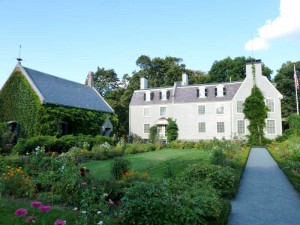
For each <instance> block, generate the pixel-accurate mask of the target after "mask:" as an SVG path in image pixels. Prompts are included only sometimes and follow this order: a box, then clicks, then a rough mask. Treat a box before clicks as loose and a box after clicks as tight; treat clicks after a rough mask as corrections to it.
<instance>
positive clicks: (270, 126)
mask: <svg viewBox="0 0 300 225" xmlns="http://www.w3.org/2000/svg"><path fill="white" fill-rule="evenodd" d="M266 130H267V134H275V120H267V124H266Z"/></svg>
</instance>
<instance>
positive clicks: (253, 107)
mask: <svg viewBox="0 0 300 225" xmlns="http://www.w3.org/2000/svg"><path fill="white" fill-rule="evenodd" d="M243 113H244V114H245V118H246V119H248V120H249V121H250V124H249V126H248V129H249V132H250V135H249V143H250V144H252V145H262V144H264V142H265V136H264V127H265V125H266V122H265V119H266V118H267V117H268V107H267V106H266V105H265V102H264V96H263V94H262V92H261V90H260V89H259V88H258V87H257V86H256V85H254V86H253V88H252V90H251V95H250V96H249V97H247V98H246V100H245V103H244V110H243Z"/></svg>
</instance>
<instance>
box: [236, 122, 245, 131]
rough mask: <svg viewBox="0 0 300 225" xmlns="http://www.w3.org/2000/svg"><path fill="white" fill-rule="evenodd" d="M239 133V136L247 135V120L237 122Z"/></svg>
mask: <svg viewBox="0 0 300 225" xmlns="http://www.w3.org/2000/svg"><path fill="white" fill-rule="evenodd" d="M237 133H238V134H245V120H238V121H237Z"/></svg>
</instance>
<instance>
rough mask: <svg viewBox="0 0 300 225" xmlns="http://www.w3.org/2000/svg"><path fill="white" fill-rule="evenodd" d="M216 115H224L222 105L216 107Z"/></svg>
mask: <svg viewBox="0 0 300 225" xmlns="http://www.w3.org/2000/svg"><path fill="white" fill-rule="evenodd" d="M216 113H217V114H218V115H222V114H224V105H223V104H221V105H218V106H217V107H216Z"/></svg>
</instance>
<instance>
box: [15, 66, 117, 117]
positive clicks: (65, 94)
mask: <svg viewBox="0 0 300 225" xmlns="http://www.w3.org/2000/svg"><path fill="white" fill-rule="evenodd" d="M17 67H19V68H20V69H21V71H22V72H23V73H24V72H25V74H24V75H25V76H26V77H27V79H28V80H29V83H30V84H31V86H32V87H33V89H34V90H35V91H36V93H37V94H38V95H39V97H40V99H41V102H42V104H55V105H60V106H68V107H76V108H83V109H89V110H95V111H100V112H108V113H114V111H113V109H112V108H111V107H110V106H109V105H108V103H107V102H106V101H105V100H104V99H103V98H102V97H101V96H100V94H99V93H98V92H97V91H96V89H94V88H91V87H89V86H87V85H83V84H80V83H76V82H73V81H69V80H66V79H63V78H59V77H56V76H53V75H49V74H46V73H43V72H39V71H36V70H33V69H30V68H27V67H22V66H21V64H19V65H17Z"/></svg>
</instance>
